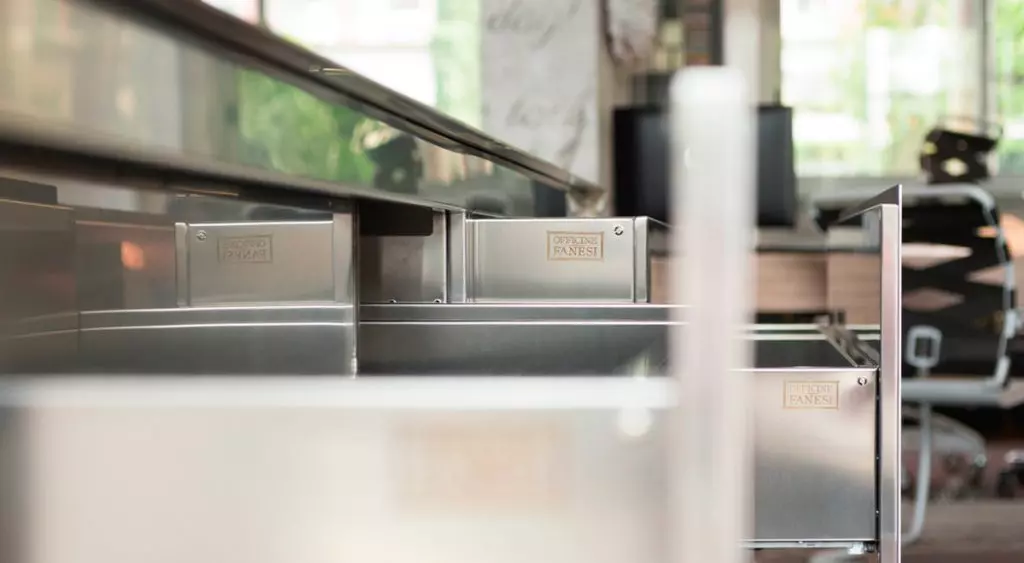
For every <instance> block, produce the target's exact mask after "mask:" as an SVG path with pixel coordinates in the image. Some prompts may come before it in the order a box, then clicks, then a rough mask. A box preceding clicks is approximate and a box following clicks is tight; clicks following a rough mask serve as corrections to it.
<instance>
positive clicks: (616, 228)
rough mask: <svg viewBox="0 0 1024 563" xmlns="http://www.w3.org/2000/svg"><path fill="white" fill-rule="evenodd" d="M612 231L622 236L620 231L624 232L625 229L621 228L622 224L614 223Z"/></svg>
mask: <svg viewBox="0 0 1024 563" xmlns="http://www.w3.org/2000/svg"><path fill="white" fill-rule="evenodd" d="M612 232H613V233H615V236H622V233H624V232H626V230H625V229H623V228H622V225H615V228H614V229H612Z"/></svg>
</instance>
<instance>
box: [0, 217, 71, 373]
mask: <svg viewBox="0 0 1024 563" xmlns="http://www.w3.org/2000/svg"><path fill="white" fill-rule="evenodd" d="M77 310H78V293H77V291H76V287H75V234H74V222H73V218H72V211H71V209H69V208H67V207H62V206H56V205H43V204H36V203H22V202H17V201H11V200H0V369H3V370H4V371H6V372H9V373H10V372H14V373H16V372H20V371H26V372H38V371H50V370H57V371H59V370H60V369H63V368H64V367H66V366H67V365H69V364H72V363H73V362H74V360H75V354H76V353H77V339H76V338H75V331H76V330H77V328H78V317H77V315H76V313H77Z"/></svg>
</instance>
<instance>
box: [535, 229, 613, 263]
mask: <svg viewBox="0 0 1024 563" xmlns="http://www.w3.org/2000/svg"><path fill="white" fill-rule="evenodd" d="M548 260H587V261H601V260H604V233H603V232H582V233H574V232H564V231H548Z"/></svg>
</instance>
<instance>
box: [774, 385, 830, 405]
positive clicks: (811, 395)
mask: <svg viewBox="0 0 1024 563" xmlns="http://www.w3.org/2000/svg"><path fill="white" fill-rule="evenodd" d="M784 393H785V396H784V397H783V406H784V407H785V408H787V409H838V408H839V382H838V381H787V382H786V383H785V390H784Z"/></svg>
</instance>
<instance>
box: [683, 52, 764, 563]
mask: <svg viewBox="0 0 1024 563" xmlns="http://www.w3.org/2000/svg"><path fill="white" fill-rule="evenodd" d="M755 45H756V43H755ZM755 87H756V85H755ZM671 99H672V130H671V134H672V158H671V162H672V166H673V168H672V178H673V190H674V192H673V193H674V195H673V198H672V201H673V223H674V225H675V230H674V234H673V240H672V245H673V246H672V247H673V249H674V250H675V251H676V252H677V259H676V260H674V261H673V278H672V280H673V281H672V283H673V289H676V290H677V292H676V295H675V299H674V300H673V301H674V302H678V303H684V304H686V305H687V310H686V312H685V313H678V314H681V315H685V318H682V319H677V320H685V321H686V323H687V325H688V326H683V327H681V328H673V329H672V330H673V333H672V337H671V352H670V358H671V366H672V373H673V375H674V376H675V377H677V384H678V387H679V401H678V404H677V406H676V409H675V411H674V412H673V413H672V415H673V416H672V419H671V420H672V430H673V434H672V436H673V439H672V443H671V448H672V450H671V451H670V455H671V457H670V460H671V466H670V471H671V473H670V474H671V479H672V497H671V502H672V506H671V514H672V518H670V520H669V521H670V522H671V523H672V524H671V525H672V529H670V531H669V537H670V538H672V540H671V541H672V545H671V548H672V553H673V556H674V560H675V561H677V562H680V563H682V562H687V563H689V562H694V561H709V562H710V561H713V562H715V563H740V562H742V561H745V560H746V558H747V553H746V551H745V549H744V548H743V546H742V542H743V540H745V539H748V538H750V537H751V536H752V534H751V530H752V517H751V516H752V511H751V504H752V498H753V495H752V488H753V454H752V450H753V448H752V433H751V429H750V424H751V418H750V417H751V411H752V396H751V393H752V386H751V384H750V381H749V378H750V377H751V376H750V372H749V371H747V370H744V368H747V367H749V365H750V356H751V354H750V350H749V342H748V341H747V340H746V339H745V338H744V336H743V332H744V331H743V325H745V324H746V323H748V322H749V307H748V304H749V302H750V290H751V287H750V283H749V282H750V279H751V276H750V271H749V269H750V253H751V252H752V250H753V241H754V232H753V225H754V220H753V200H754V198H753V196H754V193H753V183H754V182H753V179H754V172H753V170H754V168H753V163H754V158H753V156H754V136H753V117H754V112H753V103H752V99H751V97H750V88H749V85H748V81H747V80H746V79H745V76H744V74H743V73H742V71H740V70H737V69H732V68H728V67H702V68H694V69H690V70H684V71H682V72H681V73H680V74H679V75H678V76H676V78H675V79H674V80H673V83H672V88H671ZM680 251H681V252H680ZM679 289H682V292H681V294H680V293H679V292H678V290H679ZM680 295H681V296H682V298H681V299H679V296H680ZM675 324H676V325H677V326H678V323H675Z"/></svg>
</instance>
